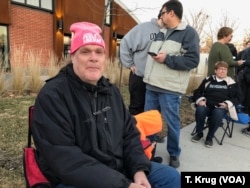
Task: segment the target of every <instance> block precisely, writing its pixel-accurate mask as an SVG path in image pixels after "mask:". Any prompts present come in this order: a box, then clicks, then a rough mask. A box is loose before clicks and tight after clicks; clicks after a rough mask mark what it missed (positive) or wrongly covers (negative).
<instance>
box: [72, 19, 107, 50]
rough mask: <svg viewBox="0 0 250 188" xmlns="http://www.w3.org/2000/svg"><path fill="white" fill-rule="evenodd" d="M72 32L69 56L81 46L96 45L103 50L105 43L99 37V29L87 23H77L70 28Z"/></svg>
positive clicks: (100, 31)
mask: <svg viewBox="0 0 250 188" xmlns="http://www.w3.org/2000/svg"><path fill="white" fill-rule="evenodd" d="M70 31H71V32H72V38H71V47H70V54H73V53H74V52H75V51H76V50H78V49H79V48H80V47H82V46H86V45H91V44H92V45H98V46H101V47H103V48H104V49H105V43H104V40H103V38H102V36H101V33H102V30H101V28H100V27H99V26H98V25H96V24H93V23H89V22H77V23H73V24H72V25H71V26H70Z"/></svg>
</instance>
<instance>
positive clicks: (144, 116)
mask: <svg viewBox="0 0 250 188" xmlns="http://www.w3.org/2000/svg"><path fill="white" fill-rule="evenodd" d="M134 117H135V119H136V122H137V124H136V127H137V128H138V129H139V131H140V133H141V142H142V146H143V148H144V152H145V154H146V155H147V157H148V158H149V159H151V158H152V151H153V149H154V147H155V144H156V143H151V142H150V141H149V140H148V139H147V136H150V135H154V134H157V133H159V132H160V131H161V130H162V117H161V114H160V112H159V111H158V110H149V111H146V112H142V113H140V114H137V115H135V116H134Z"/></svg>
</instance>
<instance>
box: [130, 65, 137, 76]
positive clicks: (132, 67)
mask: <svg viewBox="0 0 250 188" xmlns="http://www.w3.org/2000/svg"><path fill="white" fill-rule="evenodd" d="M130 70H131V71H132V73H134V74H135V70H136V67H135V66H134V65H133V66H131V67H130Z"/></svg>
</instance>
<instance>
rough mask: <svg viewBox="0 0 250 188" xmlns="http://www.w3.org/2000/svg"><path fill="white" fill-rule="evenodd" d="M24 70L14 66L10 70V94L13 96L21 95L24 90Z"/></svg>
mask: <svg viewBox="0 0 250 188" xmlns="http://www.w3.org/2000/svg"><path fill="white" fill-rule="evenodd" d="M26 85H27V84H26V82H25V68H24V67H22V66H16V67H13V68H12V73H11V85H10V92H11V93H12V94H13V95H23V93H24V90H25V88H26Z"/></svg>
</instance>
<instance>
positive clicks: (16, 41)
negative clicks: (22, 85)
mask: <svg viewBox="0 0 250 188" xmlns="http://www.w3.org/2000/svg"><path fill="white" fill-rule="evenodd" d="M10 16H11V24H10V25H9V44H10V54H14V53H15V54H17V51H18V50H24V51H25V52H29V51H32V52H35V53H37V54H41V57H43V58H42V62H41V63H42V64H45V63H46V62H47V60H48V58H49V57H48V54H49V53H51V52H53V19H52V18H53V16H52V14H50V13H48V12H44V11H38V10H36V9H30V8H27V7H23V6H18V5H12V6H11V8H10ZM15 50H17V51H15ZM43 54H44V55H43ZM11 57H13V55H11ZM15 57H16V56H15ZM19 60H20V61H21V60H22V58H21V57H20V58H19V59H16V60H15V62H14V60H13V58H12V59H11V62H12V64H14V63H18V61H19Z"/></svg>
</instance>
